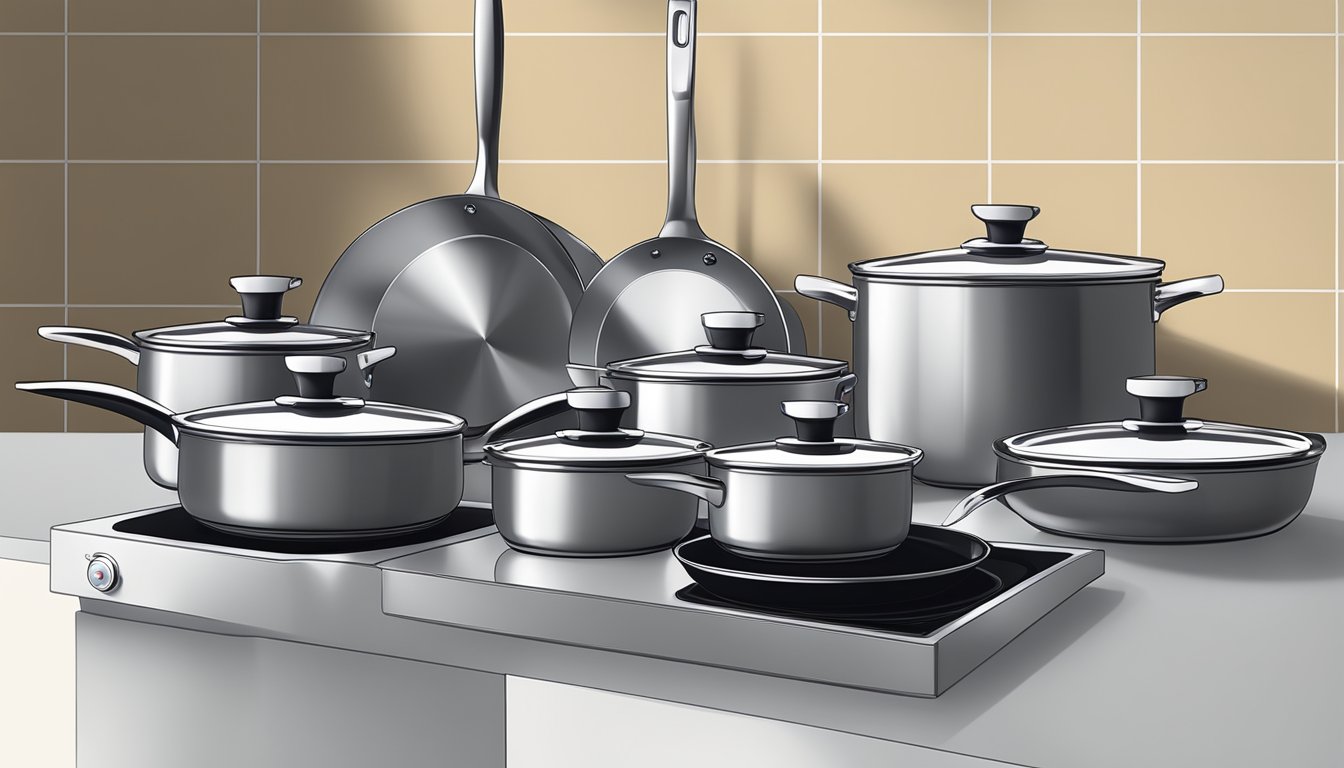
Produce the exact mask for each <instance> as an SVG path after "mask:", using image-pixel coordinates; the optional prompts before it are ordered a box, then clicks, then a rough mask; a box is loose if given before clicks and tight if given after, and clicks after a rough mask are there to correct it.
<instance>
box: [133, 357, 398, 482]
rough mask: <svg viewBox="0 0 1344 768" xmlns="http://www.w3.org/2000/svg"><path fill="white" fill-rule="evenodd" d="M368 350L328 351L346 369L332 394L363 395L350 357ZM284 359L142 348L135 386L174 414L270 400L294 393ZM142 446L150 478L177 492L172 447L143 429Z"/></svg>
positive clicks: (292, 378) (359, 375)
mask: <svg viewBox="0 0 1344 768" xmlns="http://www.w3.org/2000/svg"><path fill="white" fill-rule="evenodd" d="M372 346H373V342H372V340H370V341H369V342H368V343H366V344H360V345H358V346H355V347H351V348H349V349H345V350H340V351H335V352H330V353H329V354H331V355H332V356H334V357H342V358H345V361H346V363H347V367H346V369H345V371H344V372H343V373H341V374H340V375H339V376H337V378H336V393H337V394H341V395H350V396H360V395H363V394H364V393H366V392H367V388H365V386H364V383H363V381H362V380H361V376H362V374H361V373H360V369H359V365H358V364H357V363H356V361H355V358H356V356H357V355H358V354H359V353H360V352H367V351H368V350H369V349H371V348H372ZM285 357H286V354H285V353H284V352H283V351H280V352H275V353H261V352H247V353H237V354H224V353H219V352H212V353H204V354H203V353H192V352H186V351H178V350H163V349H155V348H152V347H142V348H141V349H140V363H139V368H138V372H137V374H136V385H135V388H136V391H137V392H139V393H140V394H142V395H144V396H145V397H147V398H149V399H150V400H153V401H155V402H157V403H160V404H162V405H163V406H164V407H166V408H168V409H169V410H171V411H173V412H174V413H185V412H187V411H195V410H199V409H201V408H209V407H212V406H216V405H229V404H232V403H250V402H255V401H259V400H270V399H272V398H274V397H276V396H278V395H285V394H292V393H293V392H294V391H295V389H294V375H293V374H292V373H290V371H289V369H288V368H286V367H285ZM144 446H145V447H144V452H145V472H146V473H147V474H148V475H149V479H151V480H153V481H154V482H155V483H157V484H159V485H161V486H163V487H165V488H177V487H178V484H179V482H178V449H177V447H175V446H174V445H173V443H172V441H170V440H168V439H167V438H166V437H164V436H163V435H161V434H159V433H158V432H155V431H154V430H153V429H150V428H148V427H146V428H145V440H144Z"/></svg>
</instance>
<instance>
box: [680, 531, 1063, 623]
mask: <svg viewBox="0 0 1344 768" xmlns="http://www.w3.org/2000/svg"><path fill="white" fill-rule="evenodd" d="M1068 557H1069V555H1068V554H1067V553H1063V552H1037V551H1032V550H1025V549H1013V548H1012V547H1010V546H1006V545H1002V544H999V545H995V546H994V547H993V548H992V549H991V550H990V554H989V557H987V558H986V559H985V560H984V562H982V563H981V564H980V565H979V566H978V567H977V568H976V569H975V572H974V573H973V574H971V575H970V576H969V577H968V578H966V579H962V580H960V581H958V582H957V584H956V585H955V586H954V587H952V588H950V589H948V590H947V591H944V592H939V593H937V594H935V595H931V596H927V597H920V598H916V599H914V600H909V601H904V602H893V603H890V604H887V605H883V606H880V607H874V608H871V609H862V610H860V609H852V608H851V609H845V610H842V611H795V610H781V609H778V608H772V607H770V606H763V605H756V604H746V603H739V602H732V601H728V600H724V599H722V598H720V597H718V596H716V595H714V594H713V593H711V592H709V591H708V590H706V589H705V588H704V587H701V586H700V585H698V584H692V585H690V586H689V587H685V588H683V589H681V590H679V591H678V592H677V593H676V596H677V599H679V600H684V601H685V602H688V603H696V604H698V605H712V606H718V607H720V608H733V609H736V610H741V611H751V612H753V613H765V614H770V615H773V616H783V617H787V618H794V619H801V620H805V621H816V622H822V623H826V624H842V625H845V626H849V627H860V628H863V629H875V630H880V631H882V632H892V633H895V634H900V635H915V636H920V637H924V636H928V635H931V634H933V633H934V632H937V631H938V630H939V629H942V628H943V627H945V626H947V625H948V624H950V623H952V622H953V621H955V620H957V619H959V618H961V617H962V616H965V615H966V614H968V613H970V612H971V611H973V610H975V609H976V608H978V607H980V606H981V605H984V604H985V603H987V602H989V601H990V600H993V599H994V598H995V597H998V596H999V595H1001V594H1003V593H1004V592H1006V591H1008V590H1009V589H1012V588H1013V587H1015V586H1017V585H1018V584H1021V583H1022V582H1024V581H1026V580H1027V579H1029V578H1031V577H1032V576H1035V575H1036V574H1038V573H1041V572H1042V571H1044V570H1046V569H1047V568H1050V567H1051V566H1053V565H1055V564H1057V563H1059V562H1061V561H1063V560H1067V559H1068Z"/></svg>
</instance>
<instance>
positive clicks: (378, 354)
mask: <svg viewBox="0 0 1344 768" xmlns="http://www.w3.org/2000/svg"><path fill="white" fill-rule="evenodd" d="M395 354H397V348H396V347H379V348H377V349H371V350H369V351H368V352H360V353H359V354H358V355H355V362H356V363H358V364H359V370H360V372H361V373H363V374H364V388H365V389H373V369H374V368H377V367H378V364H379V363H381V362H383V361H384V360H386V359H388V358H389V357H392V356H393V355H395Z"/></svg>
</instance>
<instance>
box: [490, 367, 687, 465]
mask: <svg viewBox="0 0 1344 768" xmlns="http://www.w3.org/2000/svg"><path fill="white" fill-rule="evenodd" d="M565 399H566V401H567V402H568V404H569V407H570V408H572V409H573V410H574V411H575V412H577V414H578V420H579V428H578V429H567V430H561V431H560V432H556V433H555V434H553V435H543V436H541V437H527V438H520V439H517V440H505V441H502V442H498V443H490V444H489V445H487V446H485V453H486V456H487V457H488V462H489V463H490V464H492V465H495V466H503V467H541V468H554V469H565V468H567V467H582V468H590V469H596V468H604V467H605V468H627V467H656V466H664V465H667V464H675V463H678V462H684V461H689V460H692V459H699V458H703V457H704V453H705V451H707V450H709V448H710V445H709V443H705V442H702V441H700V440H696V439H693V438H688V437H677V436H675V435H662V434H656V433H653V432H644V431H641V430H638V429H621V428H620V424H621V415H622V414H623V413H624V412H625V409H627V408H629V407H630V393H629V392H622V391H617V390H612V389H607V388H605V387H581V388H579V389H572V390H570V391H569V392H567V393H565Z"/></svg>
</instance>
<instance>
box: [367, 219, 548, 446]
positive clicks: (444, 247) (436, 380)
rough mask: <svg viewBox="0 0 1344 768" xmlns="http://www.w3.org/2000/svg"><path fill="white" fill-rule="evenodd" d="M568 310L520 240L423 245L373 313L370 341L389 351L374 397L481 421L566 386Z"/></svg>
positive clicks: (477, 238) (471, 238) (483, 238)
mask: <svg viewBox="0 0 1344 768" xmlns="http://www.w3.org/2000/svg"><path fill="white" fill-rule="evenodd" d="M571 319H572V309H571V305H570V302H569V300H568V298H567V297H566V295H565V293H564V291H563V290H562V289H561V287H560V286H559V284H558V283H557V282H556V279H555V277H554V276H553V275H552V274H551V273H550V271H549V270H548V269H547V268H546V266H545V265H544V264H542V263H541V262H540V261H538V260H537V259H536V258H535V257H533V255H532V254H531V253H530V252H529V251H527V250H526V249H524V248H522V247H520V246H518V245H516V244H514V243H512V242H509V241H506V240H502V239H499V238H496V237H492V236H488V235H468V236H464V237H459V238H456V239H453V240H449V241H447V242H444V243H440V244H438V245H435V246H432V247H430V248H428V249H426V250H425V251H424V252H422V253H421V254H420V255H419V256H417V257H416V258H415V259H414V260H413V261H412V262H411V263H410V264H409V265H407V267H406V268H405V269H403V270H402V271H401V273H400V274H398V275H397V277H396V278H395V279H394V280H393V281H392V284H391V285H390V286H388V289H387V292H386V293H385V294H384V295H383V298H382V301H381V302H380V304H379V306H378V310H377V312H376V313H375V315H374V319H373V331H374V333H375V334H376V335H377V336H376V337H377V340H378V344H379V346H394V347H396V348H397V356H396V357H395V358H393V359H391V360H389V361H387V362H386V363H384V364H382V366H380V367H379V369H378V373H377V375H376V376H375V377H374V380H373V392H372V394H373V397H374V398H375V399H377V400H382V401H386V402H393V403H414V404H415V405H417V406H419V407H422V408H429V409H433V410H439V411H446V412H448V413H453V414H455V415H458V416H461V417H462V418H464V419H466V420H467V423H468V424H469V425H471V426H472V427H482V426H486V425H488V424H491V423H493V422H495V421H496V420H498V419H499V418H500V417H502V416H504V415H505V414H506V413H508V412H509V411H511V410H513V409H514V408H515V407H517V405H518V404H519V403H523V402H527V401H529V400H532V399H535V398H537V397H540V396H542V395H546V394H550V393H552V392H557V391H560V390H563V389H567V388H569V386H570V382H569V376H568V374H567V373H566V371H565V363H566V362H568V361H567V359H566V354H565V353H566V345H567V341H568V334H569V326H570V321H571ZM398 359H403V360H413V361H415V365H405V366H398V365H397V364H396V363H397V360H398Z"/></svg>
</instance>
